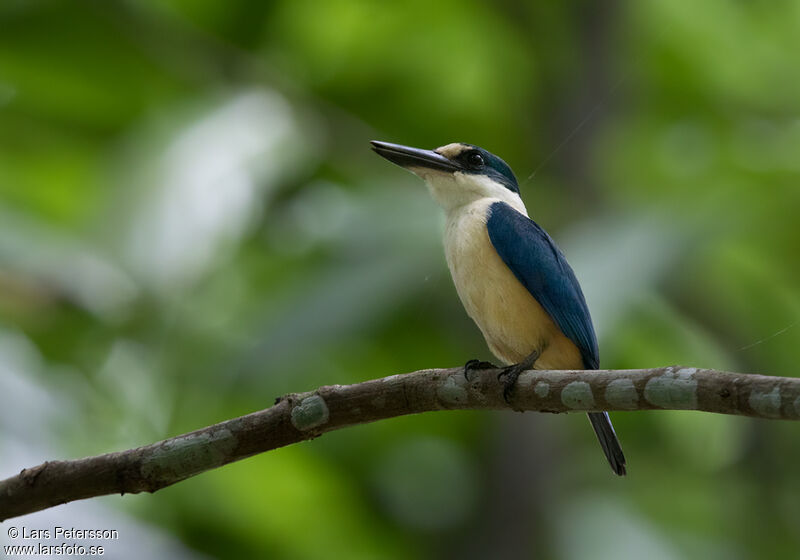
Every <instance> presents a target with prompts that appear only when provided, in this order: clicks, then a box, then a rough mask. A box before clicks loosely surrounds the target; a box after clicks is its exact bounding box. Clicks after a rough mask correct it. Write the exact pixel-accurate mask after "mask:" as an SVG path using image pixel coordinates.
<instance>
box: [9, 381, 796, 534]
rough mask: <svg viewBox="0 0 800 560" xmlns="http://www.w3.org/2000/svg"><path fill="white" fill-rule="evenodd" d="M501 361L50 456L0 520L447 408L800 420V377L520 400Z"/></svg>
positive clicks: (525, 390)
mask: <svg viewBox="0 0 800 560" xmlns="http://www.w3.org/2000/svg"><path fill="white" fill-rule="evenodd" d="M497 373H498V370H484V371H476V372H472V373H471V374H470V379H469V381H468V380H467V379H466V378H465V376H464V370H463V368H452V369H428V370H421V371H416V372H413V373H407V374H403V375H391V376H389V377H384V378H383V379H375V380H372V381H365V382H363V383H356V384H354V385H331V386H328V387H321V388H319V389H317V390H316V391H312V392H308V393H300V394H292V395H287V396H286V397H283V398H282V399H280V400H279V401H278V402H276V404H275V405H274V406H272V407H270V408H267V409H265V410H261V411H259V412H254V413H252V414H248V415H247V416H241V417H239V418H234V419H231V420H226V421H225V422H220V423H219V424H214V425H213V426H208V427H206V428H202V429H200V430H196V431H194V432H190V433H188V434H183V435H180V436H176V437H173V438H170V439H166V440H163V441H160V442H157V443H153V444H151V445H146V446H144V447H139V448H136V449H129V450H127V451H120V452H116V453H107V454H105V455H98V456H96V457H87V458H85V459H77V460H72V461H48V462H46V463H43V464H41V465H38V466H36V467H33V468H30V469H24V470H22V472H20V473H19V474H18V475H16V476H12V477H11V478H8V479H6V480H3V481H0V521H2V520H5V519H8V518H11V517H16V516H19V515H24V514H26V513H31V512H34V511H39V510H42V509H46V508H49V507H53V506H56V505H59V504H63V503H67V502H71V501H73V500H80V499H84V498H91V497H94V496H103V495H106V494H117V493H118V494H126V493H129V494H135V493H138V492H155V491H156V490H160V489H161V488H164V487H166V486H170V485H171V484H175V483H176V482H180V481H181V480H185V479H187V478H189V477H192V476H194V475H196V474H199V473H201V472H205V471H207V470H210V469H214V468H217V467H220V466H222V465H225V464H227V463H231V462H233V461H238V460H240V459H244V458H246V457H250V456H251V455H255V454H257V453H262V452H264V451H269V450H270V449H276V448H278V447H283V446H284V445H290V444H292V443H297V442H300V441H304V440H307V439H312V438H315V437H317V436H319V435H321V434H323V433H325V432H330V431H333V430H338V429H339V428H344V427H346V426H351V425H355V424H365V423H367V422H373V421H375V420H382V419H384V418H392V417H395V416H403V415H405V414H416V413H419V412H428V411H433V410H443V409H461V410H468V409H469V410H501V409H512V408H513V409H515V410H520V411H522V410H530V411H539V412H575V411H599V410H609V411H615V410H629V411H631V410H654V409H658V410H699V411H704V412H716V413H721V414H735V415H740V416H756V417H761V418H779V419H786V420H797V419H800V378H788V377H767V376H763V375H750V374H741V373H727V372H722V371H716V370H710V369H697V368H682V367H679V366H670V367H663V368H655V369H637V370H598V371H536V370H532V371H526V372H524V373H523V374H522V375H521V376H520V377H519V380H518V381H517V386H516V389H515V392H514V396H513V398H512V405H513V406H510V405H508V404H507V403H506V402H505V401H504V400H503V388H502V384H501V383H500V382H498V380H497Z"/></svg>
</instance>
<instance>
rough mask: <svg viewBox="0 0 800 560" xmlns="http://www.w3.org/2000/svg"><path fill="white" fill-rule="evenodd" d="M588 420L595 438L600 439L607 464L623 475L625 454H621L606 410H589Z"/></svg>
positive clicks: (620, 448)
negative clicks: (595, 435)
mask: <svg viewBox="0 0 800 560" xmlns="http://www.w3.org/2000/svg"><path fill="white" fill-rule="evenodd" d="M589 422H591V423H592V428H594V433H596V434H597V439H598V440H599V441H600V447H602V448H603V453H605V454H606V459H608V464H609V465H611V468H612V469H613V470H614V472H615V473H617V474H618V475H619V476H625V455H623V454H622V447H620V445H619V440H618V439H617V434H616V433H615V432H614V426H612V425H611V419H610V418H609V417H608V412H590V413H589Z"/></svg>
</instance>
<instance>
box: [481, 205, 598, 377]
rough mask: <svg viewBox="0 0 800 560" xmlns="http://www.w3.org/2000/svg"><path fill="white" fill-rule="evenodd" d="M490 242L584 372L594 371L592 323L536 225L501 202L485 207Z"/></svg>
mask: <svg viewBox="0 0 800 560" xmlns="http://www.w3.org/2000/svg"><path fill="white" fill-rule="evenodd" d="M486 227H487V229H488V230H489V239H490V240H491V242H492V245H494V248H495V250H496V251H497V254H498V255H500V258H501V259H503V262H504V263H506V265H507V266H508V268H510V269H511V271H512V272H513V273H514V276H516V277H517V279H518V280H519V281H520V282H521V283H522V285H523V286H525V288H527V290H528V292H530V294H531V295H532V296H533V297H534V298H536V301H538V302H539V304H540V305H541V306H542V307H543V308H544V310H545V311H547V313H548V314H549V315H550V317H552V319H553V321H554V322H555V324H556V325H558V327H559V328H560V329H561V332H563V333H564V335H565V336H566V337H567V338H569V339H570V340H571V341H572V342H573V343H575V346H577V347H578V350H580V353H581V357H582V358H583V363H584V368H586V369H598V368H599V367H600V353H599V351H598V349H597V337H596V336H595V333H594V327H593V326H592V318H591V316H590V315H589V308H588V307H587V306H586V300H585V299H584V297H583V292H582V291H581V287H580V285H579V284H578V280H577V279H576V278H575V273H574V272H572V268H571V267H570V266H569V264H567V260H566V258H565V257H564V255H563V254H562V253H561V251H560V250H559V249H558V247H556V244H555V242H554V241H553V240H552V239H551V238H550V236H549V235H548V234H547V232H546V231H544V230H543V229H542V228H541V227H539V225H538V224H537V223H536V222H534V221H533V220H531V219H530V218H528V217H527V216H524V215H523V214H520V213H519V212H517V211H516V210H514V209H513V208H511V206H509V205H508V204H506V203H505V202H495V203H494V204H492V205H491V206H490V207H489V218H488V220H487V223H486Z"/></svg>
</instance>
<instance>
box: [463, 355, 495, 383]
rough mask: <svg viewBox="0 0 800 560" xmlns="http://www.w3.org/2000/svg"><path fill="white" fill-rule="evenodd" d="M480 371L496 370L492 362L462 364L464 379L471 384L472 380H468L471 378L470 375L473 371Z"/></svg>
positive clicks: (474, 361)
mask: <svg viewBox="0 0 800 560" xmlns="http://www.w3.org/2000/svg"><path fill="white" fill-rule="evenodd" d="M482 369H497V366H496V365H494V364H493V363H492V362H484V361H481V360H470V361H468V362H467V363H466V364H464V379H466V380H467V382H470V383H471V382H472V379H470V377H471V376H470V374H471V373H472V372H473V371H479V370H482Z"/></svg>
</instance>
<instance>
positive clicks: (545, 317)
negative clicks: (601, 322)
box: [444, 199, 583, 369]
mask: <svg viewBox="0 0 800 560" xmlns="http://www.w3.org/2000/svg"><path fill="white" fill-rule="evenodd" d="M492 202H495V201H494V200H491V199H483V200H480V201H477V202H474V203H472V204H470V205H467V206H463V207H461V208H458V209H455V210H453V211H452V212H451V213H450V215H448V218H447V226H446V230H445V238H444V245H445V255H446V257H447V265H448V267H449V268H450V274H451V275H452V277H453V282H454V284H455V286H456V291H457V292H458V295H459V297H460V298H461V302H462V303H463V305H464V308H465V309H466V311H467V314H468V315H469V316H470V317H471V318H472V320H473V321H475V323H476V324H477V325H478V328H480V330H481V332H482V333H483V336H484V338H485V339H486V343H487V344H488V345H489V349H490V350H491V351H492V353H493V354H494V355H495V356H496V357H497V358H498V359H499V360H501V361H502V362H503V363H505V364H514V363H518V362H521V361H522V360H523V359H524V358H526V357H527V356H528V355H530V354H531V353H532V352H533V351H534V350H536V351H539V352H540V353H541V355H540V357H539V359H538V360H537V361H536V364H535V366H534V367H535V368H537V369H583V360H582V358H581V355H580V352H579V350H578V348H577V347H576V346H575V344H573V343H572V341H571V340H569V339H568V338H567V337H566V336H564V334H563V333H562V332H561V330H560V329H559V328H558V326H557V325H556V324H555V322H554V321H553V320H552V319H551V318H550V315H549V314H548V313H547V312H546V311H545V310H544V308H542V306H541V305H539V302H537V301H536V299H535V298H534V297H533V296H532V295H531V294H530V293H529V292H528V290H527V289H526V288H525V287H524V286H523V285H522V284H521V283H520V281H519V280H517V278H516V276H514V273H513V272H511V269H509V268H508V267H507V266H506V264H505V263H504V262H503V261H502V259H501V258H500V257H499V256H498V255H497V252H496V251H495V250H494V246H493V245H492V242H491V240H490V239H489V234H488V231H487V230H486V219H487V211H488V208H489V206H490V205H491V204H492Z"/></svg>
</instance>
